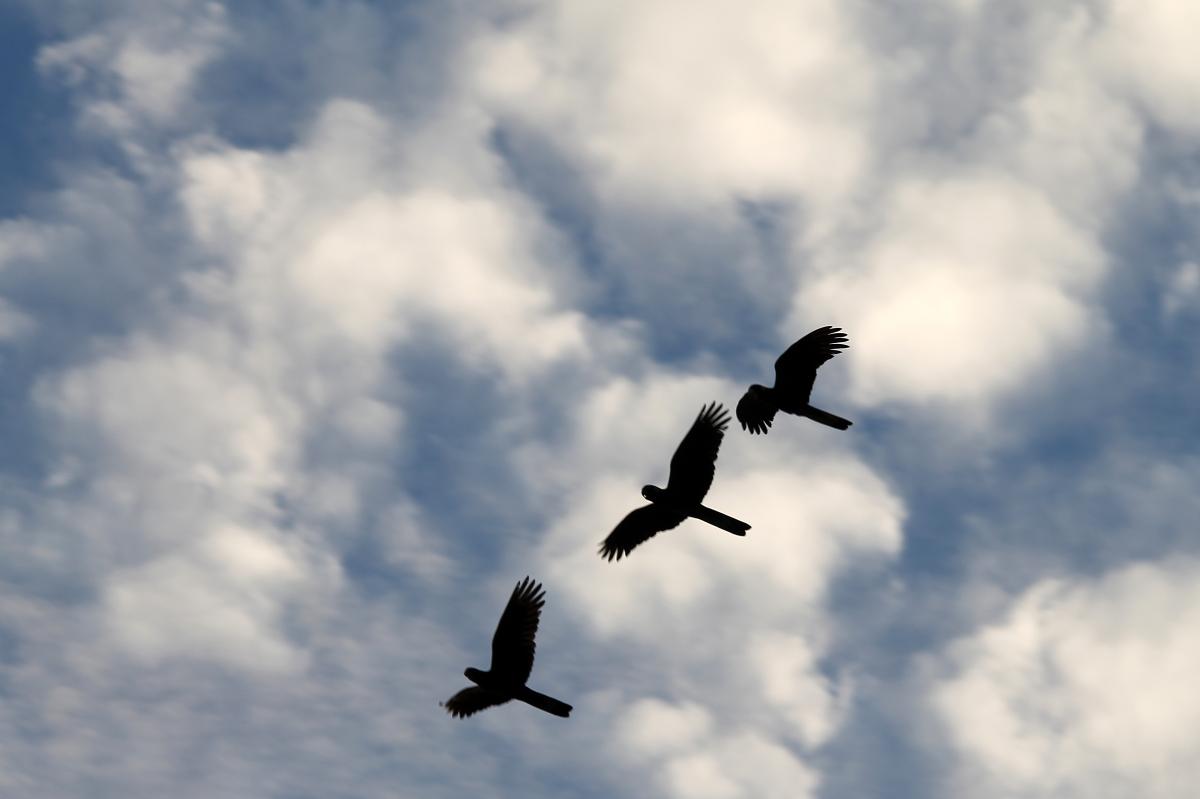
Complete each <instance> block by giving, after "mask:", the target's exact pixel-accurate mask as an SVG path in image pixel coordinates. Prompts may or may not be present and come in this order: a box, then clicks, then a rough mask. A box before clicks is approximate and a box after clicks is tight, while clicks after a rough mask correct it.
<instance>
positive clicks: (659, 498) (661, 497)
mask: <svg viewBox="0 0 1200 799" xmlns="http://www.w3.org/2000/svg"><path fill="white" fill-rule="evenodd" d="M642 496H643V497H645V498H646V499H648V500H650V501H651V502H653V503H655V504H656V505H661V506H662V507H664V508H666V509H667V510H670V511H673V512H675V513H677V514H678V515H680V516H683V517H688V516H690V517H692V518H693V519H699V520H700V521H702V522H708V523H709V524H711V525H713V526H714V527H720V528H721V529H722V530H725V531H727V532H730V533H733V534H734V535H745V534H746V531H747V530H749V529H750V525H748V524H746V523H745V522H743V521H739V520H738V519H735V518H733V517H732V516H727V515H725V514H724V513H721V512H720V511H719V510H713V509H712V508H710V507H708V506H707V505H704V504H702V503H699V502H687V501H686V500H685V501H679V500H677V499H676V498H675V497H674V496H673V495H672V494H671V493H670V491H668V490H664V489H661V488H659V487H658V486H642ZM680 521H682V519H680Z"/></svg>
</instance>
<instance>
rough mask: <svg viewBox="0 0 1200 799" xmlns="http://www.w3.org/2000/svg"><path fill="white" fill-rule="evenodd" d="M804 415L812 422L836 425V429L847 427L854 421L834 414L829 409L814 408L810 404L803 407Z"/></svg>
mask: <svg viewBox="0 0 1200 799" xmlns="http://www.w3.org/2000/svg"><path fill="white" fill-rule="evenodd" d="M804 415H805V416H807V417H808V418H809V419H812V420H813V421H814V422H820V423H821V424H824V425H829V426H830V427H836V428H837V429H838V430H845V429H846V428H847V427H849V426H850V425H852V424H854V422H852V421H850V420H849V419H843V418H842V417H840V416H835V415H834V414H832V413H830V412H829V411H823V410H821V409H820V408H814V407H813V406H811V405H809V406H808V407H807V408H805V409H804Z"/></svg>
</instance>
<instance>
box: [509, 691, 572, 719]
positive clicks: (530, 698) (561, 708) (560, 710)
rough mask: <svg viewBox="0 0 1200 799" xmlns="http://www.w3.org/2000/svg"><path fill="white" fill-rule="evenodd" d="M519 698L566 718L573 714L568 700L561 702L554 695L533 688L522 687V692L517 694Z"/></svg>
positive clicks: (539, 708)
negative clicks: (547, 694) (540, 692)
mask: <svg viewBox="0 0 1200 799" xmlns="http://www.w3.org/2000/svg"><path fill="white" fill-rule="evenodd" d="M517 699H520V700H521V701H522V702H527V703H529V704H531V705H533V706H534V707H536V708H537V709H538V710H544V711H546V712H547V713H550V714H552V715H555V716H561V717H562V718H564V719H565V718H567V717H568V716H570V715H571V706H570V705H568V704H567V703H566V702H560V701H558V700H557V699H555V698H554V697H552V696H546V695H545V694H539V693H538V692H537V691H535V690H533V689H532V688H522V689H521V692H520V693H519V694H517Z"/></svg>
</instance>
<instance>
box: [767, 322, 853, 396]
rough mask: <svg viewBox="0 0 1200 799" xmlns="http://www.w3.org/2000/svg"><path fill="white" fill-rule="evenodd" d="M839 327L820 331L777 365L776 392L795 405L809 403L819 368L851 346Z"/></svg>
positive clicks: (797, 344)
mask: <svg viewBox="0 0 1200 799" xmlns="http://www.w3.org/2000/svg"><path fill="white" fill-rule="evenodd" d="M849 340H850V339H849V337H848V336H847V335H846V334H845V333H843V332H842V329H841V328H840V327H830V326H829V325H826V326H825V327H818V328H817V329H816V330H814V331H812V332H811V333H809V334H808V335H807V336H805V337H804V338H802V339H800V340H799V341H797V342H796V343H794V344H792V346H790V347H788V348H787V349H786V350H785V351H784V353H783V355H780V356H779V358H778V359H776V361H775V389H776V390H777V391H782V392H784V393H786V394H787V395H789V399H790V400H791V401H793V402H797V401H798V402H807V401H808V396H809V394H811V393H812V387H813V382H815V381H816V379H817V367H819V366H820V365H821V364H823V363H825V362H826V361H828V360H829V359H830V358H832V357H833V356H835V355H837V354H838V353H839V352H841V351H842V350H844V349H846V347H848V346H849V344H848V342H849Z"/></svg>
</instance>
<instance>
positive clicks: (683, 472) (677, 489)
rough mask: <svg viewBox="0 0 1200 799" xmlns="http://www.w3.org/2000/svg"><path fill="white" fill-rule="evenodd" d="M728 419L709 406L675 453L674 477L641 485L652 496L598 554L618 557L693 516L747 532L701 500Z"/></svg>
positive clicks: (723, 412) (746, 527)
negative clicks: (663, 484) (657, 483)
mask: <svg viewBox="0 0 1200 799" xmlns="http://www.w3.org/2000/svg"><path fill="white" fill-rule="evenodd" d="M728 424H729V412H728V411H727V410H725V408H723V407H722V406H720V405H718V404H717V403H715V402H714V403H712V404H711V405H706V406H705V407H704V408H703V409H702V410H701V411H700V415H699V416H697V417H696V421H695V422H693V423H692V428H691V429H690V430H688V432H687V435H685V436H684V437H683V441H681V442H680V443H679V447H678V448H677V449H676V450H675V454H674V455H673V456H672V457H671V476H670V479H668V480H667V487H666V489H665V490H664V489H662V488H659V487H658V486H652V485H647V486H642V496H643V497H644V498H646V499H648V500H650V504H649V505H643V506H642V507H640V508H638V509H637V510H634V511H631V512H630V513H629V515H628V516H626V517H625V518H624V519H622V520H621V523H620V524H618V525H617V526H616V528H615V529H614V530H613V531H612V532H611V533H609V534H608V538H606V539H604V541H603V542H601V544H600V556H601V557H602V558H607V559H608V560H614V559H616V560H620V559H621V558H622V557H623V556H625V555H628V554H629V553H630V552H631V551H632V550H633V548H634V547H636V546H637V545H638V544H641V543H642V542H644V541H647V540H649V539H650V538H653V537H654V536H655V535H657V534H658V533H661V532H662V531H663V530H670V529H671V528H673V527H678V526H679V525H680V524H681V523H682V522H683V520H684V519H686V518H687V517H689V516H691V517H692V518H695V519H699V520H700V521H703V522H708V523H709V524H711V525H714V526H716V527H720V528H721V529H722V530H727V531H728V532H731V533H733V534H734V535H745V534H746V531H747V530H749V529H750V525H748V524H746V523H745V522H743V521H739V520H737V519H735V518H733V517H732V516H726V515H725V514H724V513H720V512H719V511H715V510H713V509H712V508H708V507H705V506H704V505H701V504H700V501H701V500H702V499H704V495H705V494H707V493H708V489H709V487H711V486H712V481H713V473H714V471H715V470H716V463H717V450H718V449H720V447H721V438H722V437H723V436H724V435H725V426H726V425H728Z"/></svg>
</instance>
